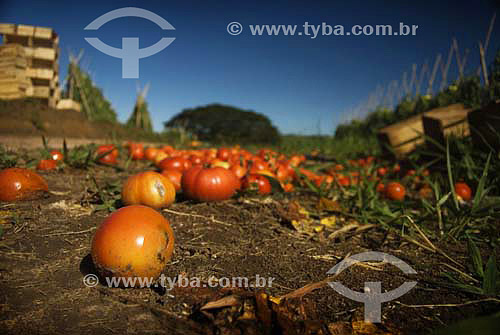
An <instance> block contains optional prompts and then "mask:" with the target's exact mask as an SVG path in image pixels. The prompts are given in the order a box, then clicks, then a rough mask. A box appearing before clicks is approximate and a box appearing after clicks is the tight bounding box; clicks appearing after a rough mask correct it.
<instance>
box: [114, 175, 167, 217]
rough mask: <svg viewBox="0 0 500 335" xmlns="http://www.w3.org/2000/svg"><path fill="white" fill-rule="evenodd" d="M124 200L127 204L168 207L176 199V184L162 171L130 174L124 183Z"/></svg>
mask: <svg viewBox="0 0 500 335" xmlns="http://www.w3.org/2000/svg"><path fill="white" fill-rule="evenodd" d="M122 201H123V203H124V204H125V205H146V206H149V207H153V208H162V207H167V206H169V205H170V204H172V203H173V202H174V201H175V186H174V185H173V184H172V182H171V181H170V179H168V178H167V177H165V176H164V175H162V174H160V173H157V172H154V171H146V172H141V173H138V174H136V175H133V176H130V177H129V178H128V179H127V181H125V183H124V184H123V188H122Z"/></svg>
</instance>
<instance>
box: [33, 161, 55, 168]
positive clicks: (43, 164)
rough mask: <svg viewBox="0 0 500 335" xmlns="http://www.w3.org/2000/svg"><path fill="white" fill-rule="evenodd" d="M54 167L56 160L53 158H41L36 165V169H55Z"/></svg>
mask: <svg viewBox="0 0 500 335" xmlns="http://www.w3.org/2000/svg"><path fill="white" fill-rule="evenodd" d="M56 168H57V162H56V161H55V160H53V159H42V160H40V162H38V165H37V166H36V169H37V170H55V169H56Z"/></svg>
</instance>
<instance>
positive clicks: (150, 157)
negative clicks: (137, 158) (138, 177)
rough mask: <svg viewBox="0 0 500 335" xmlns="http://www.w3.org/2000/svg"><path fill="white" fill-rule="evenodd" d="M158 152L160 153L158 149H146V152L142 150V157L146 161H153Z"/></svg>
mask: <svg viewBox="0 0 500 335" xmlns="http://www.w3.org/2000/svg"><path fill="white" fill-rule="evenodd" d="M158 152H160V150H159V149H156V148H146V150H144V157H145V158H146V159H147V160H148V161H154V160H155V158H156V155H158Z"/></svg>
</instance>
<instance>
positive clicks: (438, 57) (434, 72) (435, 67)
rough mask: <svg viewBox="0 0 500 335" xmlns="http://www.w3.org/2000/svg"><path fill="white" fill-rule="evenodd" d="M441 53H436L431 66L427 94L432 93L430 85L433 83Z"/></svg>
mask: <svg viewBox="0 0 500 335" xmlns="http://www.w3.org/2000/svg"><path fill="white" fill-rule="evenodd" d="M441 57H442V56H441V54H438V55H437V57H436V61H435V62H434V66H433V67H432V72H431V77H430V78H429V86H428V87H427V94H431V93H432V86H433V84H434V79H435V78H436V72H437V69H438V66H439V64H440V63H441Z"/></svg>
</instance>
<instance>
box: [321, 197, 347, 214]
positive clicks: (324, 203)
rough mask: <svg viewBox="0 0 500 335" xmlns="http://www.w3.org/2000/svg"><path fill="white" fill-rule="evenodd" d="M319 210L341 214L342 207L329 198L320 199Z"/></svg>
mask: <svg viewBox="0 0 500 335" xmlns="http://www.w3.org/2000/svg"><path fill="white" fill-rule="evenodd" d="M317 207H318V210H320V211H330V212H341V211H342V207H341V206H340V204H339V202H338V201H335V200H330V199H327V198H320V199H319V202H318V205H317Z"/></svg>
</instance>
